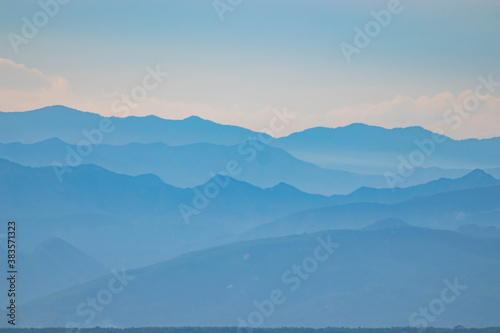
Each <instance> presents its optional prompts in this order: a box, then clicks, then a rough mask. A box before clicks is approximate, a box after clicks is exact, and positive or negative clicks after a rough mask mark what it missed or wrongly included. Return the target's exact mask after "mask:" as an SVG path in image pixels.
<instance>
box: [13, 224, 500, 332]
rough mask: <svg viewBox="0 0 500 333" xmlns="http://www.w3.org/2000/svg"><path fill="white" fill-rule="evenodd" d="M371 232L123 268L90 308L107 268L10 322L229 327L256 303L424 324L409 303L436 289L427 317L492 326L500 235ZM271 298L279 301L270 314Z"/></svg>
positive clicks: (497, 315)
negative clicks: (106, 297) (438, 306)
mask: <svg viewBox="0 0 500 333" xmlns="http://www.w3.org/2000/svg"><path fill="white" fill-rule="evenodd" d="M373 229H374V230H351V231H325V232H321V233H316V234H304V235H300V236H291V237H285V238H275V239H265V240H256V241H251V242H243V243H236V244H231V245H226V246H222V247H215V248H211V249H207V250H204V251H198V252H194V253H190V254H186V255H183V256H180V257H178V258H175V259H172V260H169V261H165V262H162V263H159V264H157V265H153V266H149V267H144V268H141V269H137V270H131V271H127V272H126V273H125V275H124V276H125V278H124V279H125V282H124V284H125V285H126V286H124V287H123V289H122V290H121V291H120V292H117V293H114V294H113V295H112V301H111V302H106V304H105V305H102V307H101V308H100V310H99V311H92V310H91V308H90V306H89V305H88V304H87V305H86V304H85V300H88V299H91V298H95V297H102V296H99V295H100V293H102V290H106V289H107V288H108V285H109V284H110V281H112V279H113V278H114V277H113V275H110V276H107V277H103V278H101V279H98V280H95V281H92V282H89V283H86V284H84V285H81V286H78V287H73V288H70V289H67V290H64V291H62V292H59V293H56V294H53V295H51V296H48V297H44V298H41V299H38V300H36V301H33V302H31V303H29V304H27V305H25V306H23V307H22V308H21V309H20V311H22V313H23V316H22V318H20V324H21V325H22V326H35V327H37V326H64V325H66V323H68V322H72V323H73V325H83V326H92V327H94V326H104V325H106V326H114V327H130V326H153V327H158V326H185V325H195V326H238V325H239V324H240V322H241V321H240V319H239V318H241V320H244V321H248V320H249V319H248V318H249V317H251V316H255V314H253V315H252V313H254V312H256V311H262V312H264V313H268V315H266V316H262V318H263V319H262V320H263V321H262V322H261V325H262V326H266V327H282V326H295V327H327V326H330V327H331V326H347V327H349V326H355V327H358V326H362V327H387V326H409V325H414V324H415V322H414V321H415V320H422V315H418V312H419V308H421V307H429V304H430V303H432V302H433V301H434V300H435V299H440V298H442V297H447V298H446V299H447V300H448V301H447V303H446V304H445V303H443V304H444V306H445V311H441V312H440V313H439V315H436V316H433V318H432V320H431V321H428V322H427V324H428V325H433V326H447V327H450V326H451V327H453V326H456V325H459V324H460V325H465V326H476V327H484V326H494V325H499V324H500V309H499V307H498V306H496V305H497V300H498V298H499V297H500V287H499V286H498V283H497V281H498V279H499V278H500V257H499V253H500V239H479V238H473V237H466V236H463V235H460V234H457V233H454V232H450V231H436V230H430V229H422V228H416V227H410V226H407V227H404V226H397V227H396V228H391V227H387V225H386V226H385V227H383V228H382V229H379V228H376V227H375V228H373ZM328 244H329V245H328ZM332 244H333V245H332ZM313 258H318V259H313ZM294 265H295V266H296V267H295V268H294ZM298 267H303V268H301V269H299V268H298ZM122 277H123V276H122ZM450 285H454V287H453V286H452V287H450ZM446 288H448V290H447V291H445V292H443V290H445V289H446ZM450 288H452V289H453V288H454V289H453V290H451V289H450ZM453 293H455V294H453ZM273 295H274V296H273ZM277 295H279V296H277ZM443 295H444V296H443ZM453 295H455V297H452V296H453ZM450 297H452V299H453V300H452V301H449V300H450ZM270 299H275V300H277V303H276V305H274V306H273V307H274V310H270V309H271V308H272V307H271V306H270V305H269V302H267V303H266V300H270ZM259 304H260V305H259ZM262 304H264V305H262ZM265 304H267V305H265ZM262 306H264V308H262ZM266 307H267V308H266ZM259 308H260V309H261V310H258V309H259ZM77 309H79V310H78V311H77ZM262 309H264V310H262ZM266 309H267V310H266ZM269 312H270V313H269ZM91 313H93V314H92V315H91ZM414 313H417V314H416V315H413V314H414ZM94 315H95V318H94V317H93V316H94ZM257 317H258V315H257ZM411 318H413V319H411ZM250 320H252V319H250Z"/></svg>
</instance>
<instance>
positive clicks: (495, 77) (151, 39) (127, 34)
mask: <svg viewBox="0 0 500 333" xmlns="http://www.w3.org/2000/svg"><path fill="white" fill-rule="evenodd" d="M387 13H388V14H389V16H387ZM375 17H378V20H379V21H376V19H375ZM499 17H500V2H498V1H472V0H470V1H463V0H443V1H415V0H414V1H411V0H401V1H397V0H388V1H378V0H373V1H372V0H370V1H319V0H300V1H299V0H281V1H280V0H267V1H262V0H215V1H212V0H211V1H206V0H197V1H194V0H182V1H174V0H172V1H159V0H157V1H150V0H136V1H128V0H108V1H97V0H86V1H76V0H71V1H68V0H64V1H63V0H59V2H58V1H57V0H41V1H28V0H25V1H18V0H3V1H1V2H0V111H4V112H10V111H27V110H33V109H37V108H41V107H44V106H49V105H65V106H68V107H72V108H76V109H79V110H82V111H89V112H94V113H99V114H102V115H105V116H112V115H118V114H117V113H116V107H117V105H121V106H123V105H125V104H126V102H124V99H123V98H124V97H123V96H124V95H128V96H132V92H133V91H135V92H136V94H135V96H140V98H136V99H133V100H132V102H129V104H126V105H127V108H128V109H129V111H128V112H127V115H129V114H130V115H137V116H146V115H150V114H154V115H157V116H160V117H163V118H167V119H183V118H186V117H188V116H191V115H197V116H200V117H202V118H205V119H209V120H213V121H216V122H218V123H223V124H234V125H239V126H243V127H246V128H250V129H253V130H261V129H262V128H264V127H266V126H268V124H269V121H270V119H271V118H272V117H273V115H274V112H275V110H276V109H278V110H282V109H286V110H288V112H289V113H292V114H294V115H295V116H296V117H295V118H294V121H293V122H292V123H291V124H290V125H289V126H288V127H287V128H286V131H284V132H282V133H280V135H286V134H289V133H291V132H295V131H300V130H303V129H306V128H310V127H315V126H326V127H338V126H345V125H348V124H350V123H357V122H360V123H366V124H370V125H377V126H382V127H386V128H393V127H407V126H422V127H424V128H427V129H429V130H432V131H442V132H444V133H445V134H446V135H448V136H450V137H454V138H457V139H463V138H471V137H473V138H489V137H493V136H500V126H498V124H499V123H500V83H497V82H500V66H499V65H500V63H499V61H500V43H499V42H500V20H499V19H498V18H499ZM30 27H31V28H33V27H34V28H35V29H30ZM370 29H371V30H370ZM359 31H361V33H359ZM363 35H364V37H363ZM360 36H361V37H360ZM346 50H348V51H346ZM353 50H355V51H353ZM151 71H153V72H154V71H160V72H162V73H166V72H168V76H167V75H162V77H161V78H160V80H159V81H155V82H153V81H151V80H152V78H151V80H150V79H147V80H146V85H147V86H148V87H149V88H151V89H149V88H148V89H145V83H144V82H145V81H144V80H145V77H147V76H148V75H151V74H149V73H150V72H151ZM160 81H161V82H160ZM484 82H490V83H489V84H488V83H487V84H486V85H485V83H484ZM155 83H157V84H155ZM152 86H154V88H153V87H152ZM141 87H142V88H141ZM144 91H145V93H143V94H139V92H144ZM478 92H479V95H478ZM479 97H480V98H479ZM464 108H465V109H466V110H465V111H463V109H464ZM460 110H462V111H460Z"/></svg>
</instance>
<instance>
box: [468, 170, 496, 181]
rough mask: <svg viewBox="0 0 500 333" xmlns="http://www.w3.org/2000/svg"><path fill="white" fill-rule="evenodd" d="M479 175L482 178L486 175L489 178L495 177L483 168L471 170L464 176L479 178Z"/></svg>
mask: <svg viewBox="0 0 500 333" xmlns="http://www.w3.org/2000/svg"><path fill="white" fill-rule="evenodd" d="M477 177H481V178H483V177H486V178H488V179H495V178H494V177H493V176H492V175H490V174H489V173H486V172H484V171H483V170H481V169H474V170H472V171H471V172H469V173H468V174H466V175H465V176H463V177H462V178H463V179H466V178H477Z"/></svg>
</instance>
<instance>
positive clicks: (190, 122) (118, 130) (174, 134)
mask: <svg viewBox="0 0 500 333" xmlns="http://www.w3.org/2000/svg"><path fill="white" fill-rule="evenodd" d="M102 120H108V121H109V122H108V123H107V125H106V128H107V127H109V128H113V130H110V131H109V133H104V135H103V141H102V143H108V144H128V143H133V142H140V143H152V142H164V143H166V144H169V145H185V144H192V143H197V142H209V143H214V144H223V145H224V144H226V145H234V144H237V143H240V142H243V141H245V140H247V139H248V138H249V137H252V136H255V135H256V133H255V132H253V131H250V130H248V129H245V128H242V127H237V126H231V125H220V124H217V123H214V122H212V121H209V120H205V119H201V118H199V117H196V116H192V117H189V118H186V119H183V120H168V119H163V118H159V117H156V116H145V117H135V116H130V117H126V118H119V117H109V118H107V117H102V116H100V115H98V114H95V113H91V112H82V111H78V110H75V109H71V108H67V107H65V106H61V105H55V106H49V107H45V108H41V109H38V110H33V111H25V112H0V142H4V143H5V142H23V143H35V142H39V141H43V140H47V139H50V138H53V137H57V138H59V139H61V140H63V141H65V142H68V143H71V144H78V143H79V142H80V141H82V140H88V137H87V136H85V135H84V134H83V133H82V131H83V130H86V131H88V132H91V131H93V130H96V129H100V126H101V121H102ZM96 137H97V136H96Z"/></svg>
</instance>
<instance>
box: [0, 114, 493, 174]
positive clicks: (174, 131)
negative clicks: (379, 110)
mask: <svg viewBox="0 0 500 333" xmlns="http://www.w3.org/2000/svg"><path fill="white" fill-rule="evenodd" d="M103 120H106V121H108V122H109V124H110V125H109V126H112V127H114V130H113V131H111V132H110V133H109V134H105V135H103V141H102V143H105V144H114V145H124V144H128V143H155V142H163V143H165V144H167V145H172V146H178V145H187V144H193V143H212V144H217V145H228V146H230V145H236V144H239V143H241V142H245V141H247V140H249V139H250V138H256V137H257V135H258V134H259V133H257V132H253V131H251V130H248V129H245V128H241V127H237V126H230V125H221V124H217V123H214V122H212V121H208V120H204V119H201V118H199V117H189V118H186V119H184V120H167V119H163V118H158V117H156V116H147V117H127V118H113V117H112V118H105V117H102V116H100V115H97V114H93V113H89V112H81V111H77V110H73V109H69V108H66V107H64V106H52V107H46V108H42V109H39V110H33V111H27V112H6V113H5V112H4V113H2V112H0V142H3V143H12V142H22V143H35V142H39V141H43V140H47V139H50V138H53V137H57V138H59V139H61V140H63V141H65V142H68V143H70V144H78V143H79V142H81V141H82V140H88V136H86V135H84V134H83V132H82V131H83V130H85V131H90V132H92V130H94V129H98V128H99V124H100V122H101V121H103ZM259 135H260V134H259ZM441 139H445V141H444V142H436V141H435V140H441ZM270 145H272V146H274V147H278V148H282V149H284V150H286V151H287V152H289V153H290V154H292V155H293V156H295V157H296V158H298V159H300V160H304V161H307V162H310V163H313V164H316V165H318V166H321V167H323V168H329V169H338V170H344V171H350V172H358V173H365V174H383V173H384V172H386V171H391V172H397V170H398V166H399V165H400V164H401V158H403V159H406V160H408V158H409V155H410V154H412V153H413V152H415V151H419V152H420V153H423V154H424V156H425V160H424V161H423V163H422V165H416V167H424V168H431V167H437V168H441V169H452V168H454V169H469V170H470V169H478V168H479V169H494V168H498V167H499V166H500V153H499V151H500V138H498V137H497V138H491V139H483V140H477V139H467V140H452V139H450V138H446V137H444V136H439V135H437V134H435V133H432V132H430V131H428V130H425V129H423V128H421V127H407V128H394V129H385V128H382V127H376V126H369V125H364V124H351V125H348V126H345V127H337V128H325V127H316V128H310V129H307V130H305V131H302V132H297V133H293V134H291V135H289V136H287V137H281V138H277V139H275V140H272V142H271V143H270Z"/></svg>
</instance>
